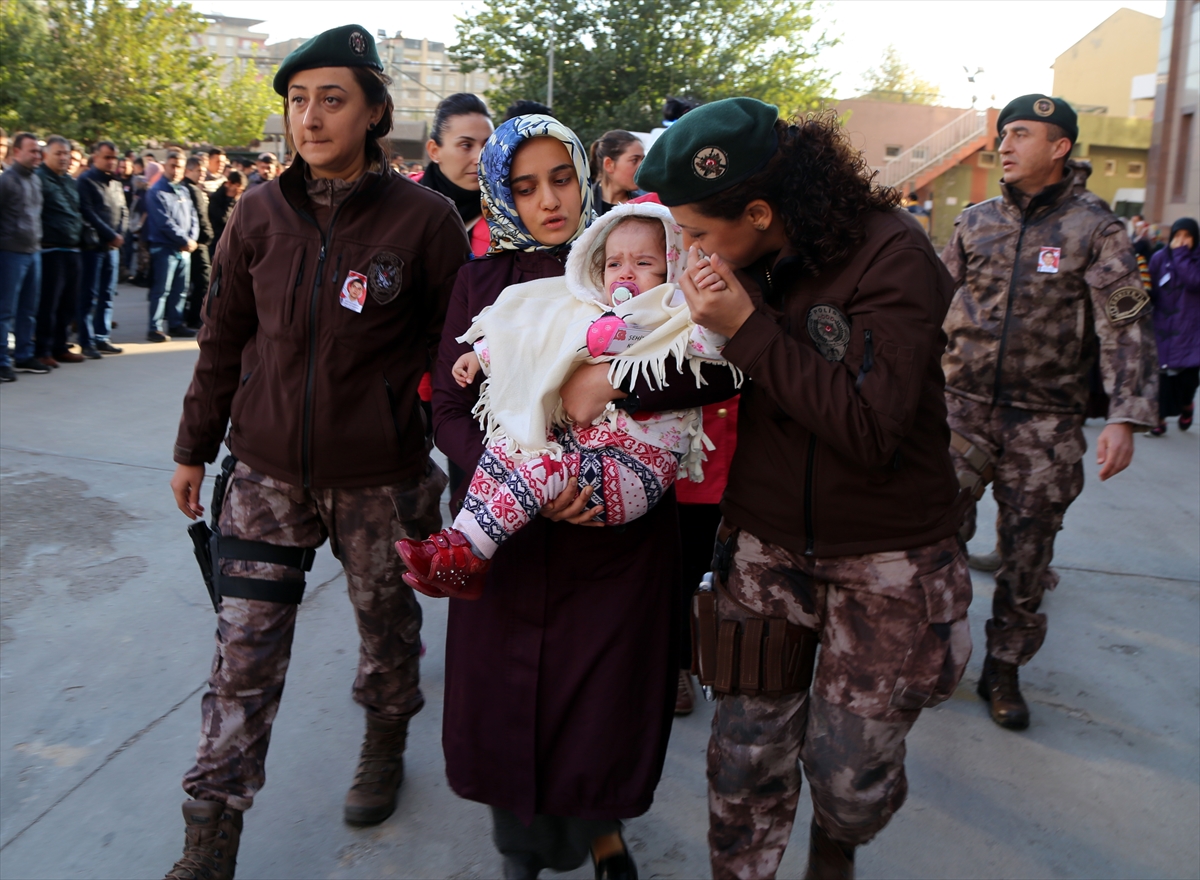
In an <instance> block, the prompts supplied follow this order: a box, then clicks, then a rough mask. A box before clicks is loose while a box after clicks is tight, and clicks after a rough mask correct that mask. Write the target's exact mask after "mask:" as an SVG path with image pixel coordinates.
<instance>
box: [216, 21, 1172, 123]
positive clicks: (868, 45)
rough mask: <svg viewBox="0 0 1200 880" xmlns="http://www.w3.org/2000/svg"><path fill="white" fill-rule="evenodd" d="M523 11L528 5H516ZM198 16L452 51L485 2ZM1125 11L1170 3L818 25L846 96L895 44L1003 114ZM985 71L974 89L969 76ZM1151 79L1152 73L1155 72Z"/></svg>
mask: <svg viewBox="0 0 1200 880" xmlns="http://www.w3.org/2000/svg"><path fill="white" fill-rule="evenodd" d="M511 2H520V0H511ZM193 5H194V6H195V8H196V9H198V10H200V11H202V12H214V13H218V14H222V15H229V16H234V17H237V18H261V19H263V20H264V21H263V24H261V25H259V26H258V27H256V28H255V29H256V30H258V31H265V32H266V33H267V34H269V35H270V37H269V40H268V42H276V41H278V40H286V39H290V38H292V37H310V36H313V35H314V34H317V33H319V32H321V31H322V30H325V29H327V28H330V27H336V26H338V25H341V24H349V23H351V22H353V23H356V24H361V25H362V26H363V27H365V28H368V29H369V30H370V31H371V33H375V32H376V31H378V30H379V29H380V28H382V29H384V30H386V31H387V32H388V33H389V34H391V33H395V32H396V31H402V32H403V33H404V35H405V36H406V37H414V38H417V39H420V38H421V37H425V38H428V39H430V40H437V41H441V42H444V43H447V44H452V43H453V42H454V39H455V32H454V24H455V16H459V15H463V14H465V13H466V12H467V11H469V10H470V9H472V8H478V7H479V6H480V5H481V4H480V3H478V2H467V0H338V2H336V3H331V2H329V0H193ZM1121 7H1128V8H1130V9H1135V10H1137V11H1138V12H1145V13H1147V14H1149V15H1154V16H1158V17H1160V18H1161V17H1162V15H1163V14H1164V12H1165V9H1166V2H1165V0H1125V2H1120V0H958V2H952V0H832V2H827V3H823V4H821V7H820V9H819V11H818V12H817V16H818V19H819V21H820V22H822V23H823V24H824V25H825V27H826V28H827V30H828V31H829V33H830V34H833V35H839V36H841V38H842V44H841V45H839V46H836V47H835V48H833V49H830V50H828V51H827V52H826V53H825V54H824V55H823V56H822V58H821V63H822V65H823V66H824V67H826V68H827V69H828V70H830V71H831V72H833V73H834V74H836V77H835V79H834V86H835V89H836V92H837V96H838V97H843V98H847V97H852V96H853V95H854V94H855V93H857V92H858V91H859V90H860V89H861V88H862V74H863V72H864V71H866V70H867V69H868V68H870V67H872V66H874V65H875V64H877V63H878V62H879V59H880V58H881V56H882V55H883V52H884V50H885V49H886V48H887V46H888V44H889V43H891V44H894V45H895V46H896V48H897V50H898V51H899V52H900V55H901V57H902V58H903V59H904V61H905V62H906V63H907V64H908V65H909V66H911V67H912V68H913V69H914V70H915V71H916V72H917V74H918V75H919V76H920V77H922V78H923V79H926V80H929V81H931V82H933V83H935V84H936V85H938V86H939V87H940V88H941V90H942V94H943V103H945V104H948V105H950V106H957V107H968V106H970V103H971V96H972V95H976V96H978V98H979V104H980V105H981V106H985V105H987V104H988V103H991V99H992V95H995V96H996V97H995V103H996V106H1003V105H1004V104H1006V103H1007V102H1008V101H1009V100H1010V99H1011V98H1014V97H1016V96H1017V95H1023V94H1028V93H1030V92H1045V93H1048V92H1049V91H1050V89H1051V85H1052V83H1053V79H1054V72H1053V71H1052V70H1051V69H1050V65H1051V64H1052V63H1053V62H1054V59H1055V58H1056V57H1057V56H1058V55H1060V54H1062V52H1064V51H1065V50H1066V49H1068V48H1070V46H1071V45H1072V44H1074V43H1075V42H1076V41H1077V40H1079V39H1080V38H1081V37H1083V36H1084V35H1085V34H1087V32H1088V31H1090V30H1091V29H1092V28H1094V27H1096V25H1098V24H1100V22H1102V21H1103V20H1104V19H1106V18H1108V16H1110V15H1112V14H1113V13H1114V12H1116V11H1117V10H1118V9H1120V8H1121ZM964 66H965V67H968V68H970V70H971V71H974V70H976V69H977V68H980V67H982V68H983V70H984V72H983V73H982V74H980V75H979V76H978V77H977V78H976V84H975V85H974V86H972V85H971V84H970V83H968V82H967V79H966V76H967V75H966V73H964V72H963V67H964ZM1146 72H1147V73H1149V72H1150V71H1146Z"/></svg>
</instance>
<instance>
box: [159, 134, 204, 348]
mask: <svg viewBox="0 0 1200 880" xmlns="http://www.w3.org/2000/svg"><path fill="white" fill-rule="evenodd" d="M185 161H186V160H185V158H184V155H183V154H182V153H180V152H178V151H176V150H172V151H171V152H170V153H168V154H167V159H166V161H165V162H164V163H163V173H162V177H160V178H159V179H158V182H157V183H155V184H154V186H152V187H150V190H149V192H147V193H146V240H147V242H148V244H149V245H150V267H151V281H150V326H149V329H148V330H147V332H146V340H147V341H148V342H167V341H169V340H170V338H171V336H181V337H185V338H187V337H192V336H195V335H196V333H195V331H194V330H189V329H188V328H187V327H186V326H184V323H183V310H182V308H181V307H180V306H181V302H180V301H181V300H182V299H183V295H184V293H185V292H186V291H187V284H188V278H189V275H190V274H191V264H192V261H191V256H192V254H193V253H194V252H195V250H196V247H197V242H196V239H197V238H199V236H200V221H199V220H198V219H197V217H196V208H195V206H194V205H193V204H192V198H191V196H190V195H188V191H187V190H186V189H185V188H184V187H183V185H182V182H183V171H184V162H185ZM164 321H165V322H166V325H167V326H166V330H167V333H164V332H163V322H164ZM168 333H169V334H170V335H167V334H168Z"/></svg>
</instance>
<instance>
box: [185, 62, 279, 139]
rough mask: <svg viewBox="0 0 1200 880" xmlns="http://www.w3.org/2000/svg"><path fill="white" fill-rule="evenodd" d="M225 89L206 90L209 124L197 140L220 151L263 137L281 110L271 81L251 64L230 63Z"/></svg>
mask: <svg viewBox="0 0 1200 880" xmlns="http://www.w3.org/2000/svg"><path fill="white" fill-rule="evenodd" d="M233 64H234V68H233V71H232V74H233V75H232V77H231V78H230V80H229V85H227V86H220V85H214V86H212V87H211V88H210V89H209V90H208V101H207V105H208V108H209V112H208V115H209V121H208V122H207V124H206V125H205V126H204V127H203V128H202V130H201V132H200V139H201V140H205V141H207V142H208V143H210V144H219V145H220V146H223V147H230V146H243V145H245V144H248V143H250V142H251V141H254V140H258V139H259V138H261V137H262V135H263V125H264V124H265V123H266V121H267V117H268V116H270V115H271V114H272V113H280V112H282V110H283V99H282V98H280V97H279V96H278V95H277V94H275V89H274V88H273V87H272V86H271V79H270V77H269V76H267V75H266V74H264V73H263V72H262V71H261V70H260V69H259V68H258V66H257V65H256V64H255V63H254V62H253V61H234V62H233Z"/></svg>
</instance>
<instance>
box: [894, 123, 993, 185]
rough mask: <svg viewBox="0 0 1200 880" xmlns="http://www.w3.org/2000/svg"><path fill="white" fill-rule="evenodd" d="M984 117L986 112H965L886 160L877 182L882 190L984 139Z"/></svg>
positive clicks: (909, 178) (899, 183) (900, 182)
mask: <svg viewBox="0 0 1200 880" xmlns="http://www.w3.org/2000/svg"><path fill="white" fill-rule="evenodd" d="M987 115H988V114H987V110H976V109H971V110H968V111H967V112H966V113H964V114H962V116H959V117H958V118H957V119H954V120H952V121H951V122H950V123H949V124H948V125H944V126H942V127H941V128H939V129H938V130H937V131H935V132H934V133H933V134H931V135H930V136H929V137H927V138H925V140H923V141H920V142H919V143H916V144H913V145H912V146H911V147H909V148H908V149H907V150H905V151H904V152H903V153H901V154H900V155H899V156H897V157H896V158H894V159H889V160H888V164H887V165H885V166H884V167H883V169H882V173H881V174H880V178H881V181H880V182H881V183H883V185H884V186H900V185H901V184H902V183H905V182H906V181H909V180H911V179H912V178H914V177H916V176H917V175H918V174H920V173H921V172H922V171H924V170H925V169H927V168H931V167H932V166H934V165H937V164H938V163H940V162H943V161H945V159H946V157H947V156H949V155H950V154H952V153H953V152H954V151H955V150H957V149H959V148H960V147H962V146H963V145H964V144H968V143H970V142H971V141H973V140H975V139H977V138H979V137H982V136H983V135H984V133H985V132H986V131H987Z"/></svg>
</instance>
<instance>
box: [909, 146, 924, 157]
mask: <svg viewBox="0 0 1200 880" xmlns="http://www.w3.org/2000/svg"><path fill="white" fill-rule="evenodd" d="M925 150H926V148H925V147H913V151H912V157H913V158H914V159H924V158H925Z"/></svg>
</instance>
